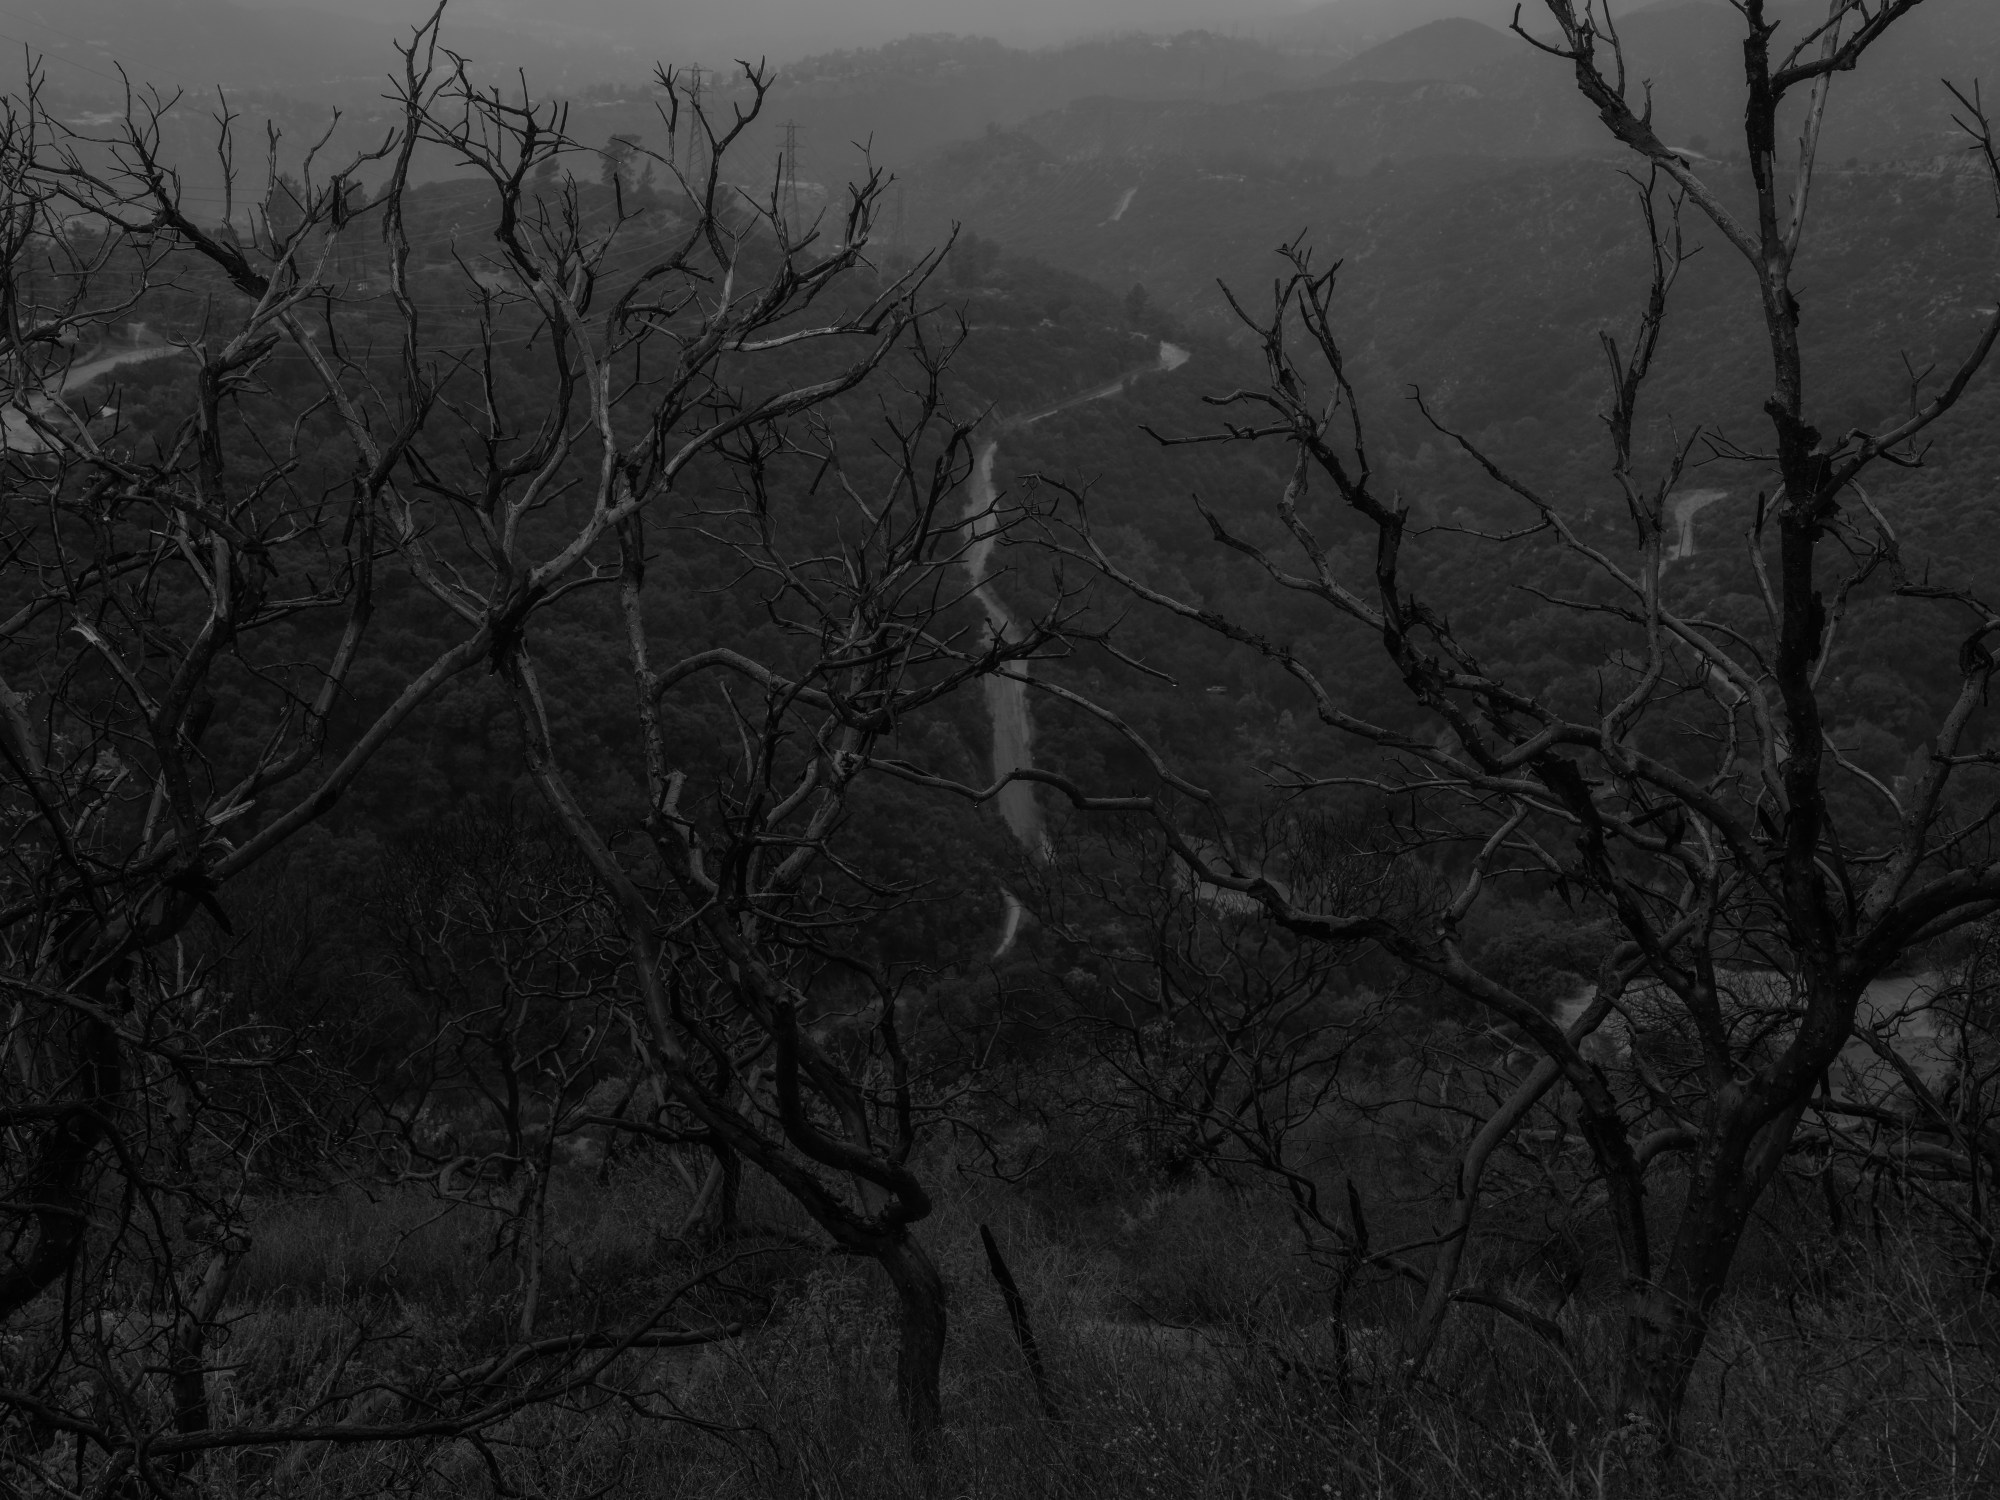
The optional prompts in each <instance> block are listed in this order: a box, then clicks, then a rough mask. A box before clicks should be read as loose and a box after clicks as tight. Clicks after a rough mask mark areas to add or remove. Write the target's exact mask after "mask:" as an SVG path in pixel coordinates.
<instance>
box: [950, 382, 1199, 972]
mask: <svg viewBox="0 0 2000 1500" xmlns="http://www.w3.org/2000/svg"><path fill="white" fill-rule="evenodd" d="M1188 358H1189V355H1188V351H1187V350H1185V349H1183V348H1181V347H1180V346H1179V345H1177V344H1168V343H1162V344H1161V345H1160V352H1159V355H1158V357H1157V358H1155V359H1154V360H1153V362H1152V363H1150V364H1145V365H1140V366H1139V367H1138V368H1136V369H1133V370H1128V371H1126V372H1125V373H1124V374H1123V375H1121V376H1119V377H1118V378H1117V379H1116V380H1112V381H1107V382H1106V383H1105V384H1103V385H1099V386H1093V387H1091V388H1090V389H1089V390H1087V391H1082V392H1079V393H1078V394H1076V395H1074V396H1070V397H1068V398H1067V399H1065V400H1062V401H1058V402H1057V403H1056V404H1055V405H1054V406H1049V407H1044V408H1043V409H1042V410H1040V411H1037V412H1031V413H1030V414H1029V415H1027V416H1025V417H1018V418H1015V419H1013V420H1011V421H1007V422H1003V423H1001V425H1000V430H999V432H998V434H997V435H995V436H994V437H991V438H988V439H987V440H986V443H985V445H984V446H983V447H981V448H980V450H979V453H978V457H977V459H976V461H975V463H974V465H973V473H972V484H971V486H970V489H969V493H968V495H967V499H966V507H965V520H964V525H965V526H966V527H967V528H968V529H969V530H970V531H971V534H972V545H971V546H970V547H968V548H966V550H965V570H966V573H967V575H968V576H969V577H970V579H971V582H972V597H973V598H974V599H975V600H977V601H978V603H979V607H980V608H981V609H982V610H984V611H985V612H986V630H987V636H986V638H987V640H989V641H994V640H1002V641H1004V640H1006V639H1008V637H1009V636H1010V635H1011V634H1012V633H1014V632H1015V631H1017V630H1018V629H1019V628H1020V621H1019V620H1018V619H1017V618H1016V616H1015V615H1014V613H1013V611H1012V610H1010V609H1009V608H1008V607H1007V601H1006V600H1004V599H1002V598H1001V597H1000V594H999V591H998V590H996V589H995V588H994V587H993V578H992V574H991V569H992V564H993V553H994V549H995V547H996V546H997V545H998V543H999V540H1000V536H999V531H1000V518H999V510H998V495H999V491H998V489H997V488H996V486H995V485H994V482H993V466H994V462H995V460H997V459H998V458H999V456H1000V439H1001V438H1004V437H1006V436H1007V435H1008V434H1009V433H1011V432H1019V431H1020V430H1021V429H1023V428H1026V427H1032V426H1034V425H1035V423H1037V422H1043V421H1046V420H1048V419H1049V418H1050V417H1053V416H1055V415H1056V414H1057V413H1059V412H1065V411H1069V410H1071V409H1072V408H1074V407H1078V406H1084V405H1087V404H1088V403H1090V402H1092V401H1102V400H1104V399H1105V398H1106V397H1109V396H1115V395H1117V394H1118V393H1119V392H1120V391H1123V390H1124V389H1125V388H1126V387H1128V386H1130V385H1131V384H1132V383H1133V382H1134V381H1136V380H1138V379H1140V378H1141V377H1143V376H1146V375H1153V374H1159V373H1162V372H1165V371H1168V370H1178V369H1179V368H1180V367H1181V366H1182V365H1184V364H1186V363H1187V362H1188ZM1028 681H1029V667H1028V664H1027V663H1026V662H1025V661H1017V662H1014V663H1013V664H1012V665H1011V666H1010V668H1009V669H1008V670H1007V671H1006V672H1005V673H995V674H994V675H993V676H990V677H988V678H986V680H985V688H986V710H987V713H988V714H989V715H990V716H991V718H992V720H993V778H994V780H996V781H997V780H999V779H1000V778H1001V777H1003V776H1005V775H1007V773H1008V772H1010V771H1017V770H1032V769H1033V768H1034V764H1035V721H1034V715H1033V713H1032V712H1031V711H1030V709H1029V707H1028ZM998 801H999V804H1000V816H1001V818H1002V819H1004V820H1005V822H1006V824H1007V828H1008V830H1009V831H1010V832H1011V833H1012V834H1013V835H1014V837H1015V838H1016V839H1018V840H1019V841H1020V843H1021V846H1022V847H1023V848H1024V849H1026V850H1027V851H1028V853H1029V854H1030V855H1031V856H1033V857H1034V858H1035V859H1038V860H1039V859H1046V858H1048V855H1049V835H1048V827H1047V824H1046V823H1045V822H1044V821H1043V818H1042V809H1041V804H1040V803H1039V802H1038V801H1037V800H1036V798H1035V788H1034V785H1033V784H1032V783H1031V782H1025V781H1010V782H1008V783H1007V785H1006V786H1004V787H1002V788H1001V789H1000V795H999V798H998ZM1000 895H1001V899H1002V900H1003V902H1004V903H1005V906H1006V917H1005V920H1004V923H1003V925H1002V929H1001V934H1000V944H999V946H998V947H997V948H996V949H995V950H994V953H993V956H994V957H995V958H996V959H997V958H1003V957H1005V956H1006V954H1007V952H1008V951H1009V950H1010V949H1011V948H1012V947H1013V946H1014V942H1015V940H1016V939H1017V938H1018V937H1019V936H1020V932H1021V924H1022V920H1023V918H1024V917H1025V915H1026V913H1025V910H1024V908H1023V907H1022V905H1021V902H1020V898H1019V897H1017V896H1015V895H1014V893H1013V892H1012V891H1009V890H1006V889H1004V888H1003V889H1002V891H1001V893H1000Z"/></svg>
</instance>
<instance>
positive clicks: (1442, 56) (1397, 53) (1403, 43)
mask: <svg viewBox="0 0 2000 1500" xmlns="http://www.w3.org/2000/svg"><path fill="white" fill-rule="evenodd" d="M1520 49H1521V42H1520V38H1518V37H1512V36H1508V35H1506V34H1505V33H1503V32H1500V31H1496V30H1495V29H1494V28H1493V27H1491V26H1487V25H1485V24H1483V23H1482V22H1479V21H1473V20H1469V19H1466V18H1465V17H1462V16H1461V17H1452V18H1450V19H1447V20H1443V21H1432V22H1431V23H1430V24H1429V25H1427V26H1419V27H1417V28H1416V29H1415V30H1414V31H1406V32H1404V33H1403V34H1402V35H1400V36H1396V37H1392V38H1390V39H1389V40H1388V41H1386V42H1383V43H1382V44H1381V45H1380V46H1377V47H1371V48H1369V49H1368V50H1367V51H1366V52H1363V53H1362V54H1360V56H1358V57H1352V58H1349V59H1348V60H1347V61H1346V62H1344V63H1342V64H1341V65H1340V66H1339V67H1337V68H1335V69H1334V70H1333V72H1331V73H1330V74H1328V75H1327V77H1328V81H1329V82H1333V83H1412V82H1419V81H1424V80H1438V79H1450V78H1463V77H1464V76H1465V75H1467V74H1468V73H1477V72H1480V71H1481V70H1483V69H1486V68H1490V67H1492V66H1494V65H1495V64H1497V63H1502V62H1518V61H1519V60H1520V56H1521V51H1520Z"/></svg>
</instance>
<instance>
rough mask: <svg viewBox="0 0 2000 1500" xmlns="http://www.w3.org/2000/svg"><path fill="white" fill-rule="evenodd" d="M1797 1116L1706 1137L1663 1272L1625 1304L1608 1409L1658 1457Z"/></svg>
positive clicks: (1726, 1126)
mask: <svg viewBox="0 0 2000 1500" xmlns="http://www.w3.org/2000/svg"><path fill="white" fill-rule="evenodd" d="M1803 1110H1804V1107H1803V1105H1795V1106H1794V1107H1792V1108H1791V1109H1788V1110H1786V1111H1785V1112H1784V1113H1783V1114H1781V1115H1780V1116H1779V1117H1778V1118H1777V1119H1775V1120H1773V1121H1771V1122H1770V1123H1769V1124H1768V1125H1766V1126H1764V1127H1763V1129H1761V1130H1758V1131H1755V1132H1754V1133H1753V1132H1750V1131H1746V1130H1744V1129H1742V1128H1741V1127H1740V1126H1738V1125H1737V1124H1736V1122H1734V1121H1730V1120H1728V1119H1727V1118H1726V1117H1725V1119H1724V1121H1723V1123H1722V1124H1721V1125H1720V1126H1719V1127H1718V1128H1715V1129H1712V1130H1710V1131H1709V1132H1707V1133H1706V1136H1705V1138H1704V1140H1703V1142H1702V1146H1701V1150H1700V1152H1699V1154H1698V1156H1697V1157H1696V1159H1695V1162H1694V1164H1693V1166H1692V1168H1691V1170H1690V1172H1689V1176H1688V1185H1687V1195H1686V1199H1685V1201H1684V1203H1683V1205H1682V1209H1681V1220H1680V1224H1679V1226H1678V1227H1677V1228H1676V1230H1675V1232H1674V1242H1673V1248H1672V1251H1671V1252H1670V1254H1669V1255H1668V1258H1667V1263H1666V1265H1665V1266H1663V1267H1662V1268H1661V1269H1660V1271H1659V1273H1658V1274H1657V1275H1656V1276H1654V1277H1653V1278H1652V1280H1651V1281H1650V1282H1649V1283H1648V1284H1647V1285H1646V1286H1645V1287H1643V1288H1642V1289H1640V1290H1639V1291H1638V1292H1637V1293H1636V1294H1635V1296H1634V1298H1633V1301H1632V1305H1631V1308H1630V1312H1629V1314H1628V1317H1627V1321H1626V1329H1625V1362H1624V1368H1623V1370H1622V1371H1621V1373H1620V1377H1619V1383H1618V1406H1617V1410H1618V1414H1619V1417H1620V1419H1621V1420H1622V1421H1623V1422H1624V1423H1626V1424H1627V1425H1629V1426H1635V1427H1638V1428H1642V1429H1644V1430H1646V1431H1648V1432H1650V1433H1651V1434H1652V1435H1653V1438H1654V1440H1655V1441H1657V1442H1658V1443H1659V1444H1660V1446H1661V1448H1662V1450H1663V1451H1665V1452H1668V1453H1671V1451H1672V1449H1673V1446H1674V1443H1675V1441H1676V1439H1677V1438H1678V1436H1679V1425H1680V1413H1681V1404H1682V1402H1683V1401H1684V1400H1685V1399H1686V1397H1687V1388H1688V1381H1689V1380H1690V1378H1691V1377H1692V1376H1693V1374H1694V1367H1695V1362H1696V1361H1697V1360H1698V1359H1700V1358H1701V1351H1702V1346H1703V1345H1704V1344H1705V1343H1706V1342H1707V1340H1708V1326H1709V1315H1710V1314H1711V1313H1712V1312H1713V1311H1714V1309H1715V1304H1716V1301H1717V1299H1718V1298H1720V1297H1721V1295H1722V1292H1723V1288H1724V1287H1725V1286H1727V1285H1728V1282H1729V1268H1730V1265H1731V1264H1732V1263H1733V1262H1734V1261H1735V1259H1736V1251H1737V1248H1738V1247H1739V1246H1740V1245H1741V1244H1742V1242H1743V1231H1744V1229H1745V1227H1746V1226H1747V1225H1748V1224H1749V1222H1750V1210H1751V1209H1752V1208H1754V1207H1755V1206H1756V1203H1757V1200H1758V1199H1759V1198H1760V1197H1762V1196H1763V1193H1764V1189H1765V1188H1766V1187H1768V1186H1769V1185H1770V1182H1771V1179H1772V1177H1773V1176H1774V1175H1776V1172H1777V1169H1778V1166H1779V1164H1780V1163H1781V1162H1782V1161H1783V1160H1784V1156H1785V1149H1786V1147H1787V1146H1789V1145H1790V1144H1791V1139H1792V1133H1793V1131H1794V1130H1795V1129H1797V1127H1798V1122H1799V1116H1800V1115H1801V1114H1802V1113H1803Z"/></svg>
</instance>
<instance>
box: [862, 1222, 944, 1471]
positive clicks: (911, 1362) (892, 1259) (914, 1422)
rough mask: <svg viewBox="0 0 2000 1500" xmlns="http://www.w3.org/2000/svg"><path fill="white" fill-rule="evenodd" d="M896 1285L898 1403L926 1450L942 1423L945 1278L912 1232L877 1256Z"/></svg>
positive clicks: (915, 1440)
mask: <svg viewBox="0 0 2000 1500" xmlns="http://www.w3.org/2000/svg"><path fill="white" fill-rule="evenodd" d="M878 1259H880V1260H881V1262H882V1269H883V1270H885V1271H887V1272H888V1273H889V1280H890V1281H892V1282H894V1283H895V1287H896V1299H897V1303H898V1308H897V1312H898V1319H897V1321H898V1326H899V1332H900V1346H899V1348H898V1350H897V1355H896V1404H897V1406H898V1407H900V1408H901V1410H902V1413H903V1422H904V1425H905V1426H907V1427H908V1428H909V1432H910V1444H911V1446H912V1447H913V1448H915V1449H917V1450H918V1451H919V1452H921V1451H922V1450H923V1449H924V1448H926V1447H927V1446H928V1445H929V1443H930V1440H931V1438H932V1437H933V1436H934V1435H935V1434H936V1432H937V1430H938V1427H939V1425H940V1424H941V1423H942V1421H943V1400H942V1397H941V1396H940V1394H939V1390H938V1381H939V1375H940V1372H941V1371H942V1369H943V1367H944V1335H945V1302H944V1278H943V1277H942V1276H940V1275H939V1274H938V1268H937V1263H936V1262H935V1261H933V1260H932V1259H931V1258H930V1255H929V1254H928V1253H927V1252H926V1251H925V1249H924V1247H923V1246H922V1245H920V1244H918V1243H917V1242H916V1240H914V1239H912V1238H910V1237H909V1236H907V1235H906V1236H904V1237H903V1238H902V1239H900V1240H898V1241H896V1242H895V1243H894V1244H893V1245H891V1246H890V1247H889V1248H888V1249H886V1250H884V1251H883V1252H882V1253H881V1254H880V1255H879V1257H878Z"/></svg>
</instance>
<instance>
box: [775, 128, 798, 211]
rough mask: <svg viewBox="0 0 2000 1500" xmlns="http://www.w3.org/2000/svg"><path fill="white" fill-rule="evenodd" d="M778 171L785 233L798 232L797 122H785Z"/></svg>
mask: <svg viewBox="0 0 2000 1500" xmlns="http://www.w3.org/2000/svg"><path fill="white" fill-rule="evenodd" d="M779 169H780V172H781V174H782V177H783V181H782V182H781V183H780V187H781V189H782V191H783V195H784V196H783V200H782V206H783V211H784V215H785V233H786V234H787V235H793V234H797V233H798V232H799V122H798V121H797V120H787V121H785V154H784V156H783V157H781V158H780V159H779Z"/></svg>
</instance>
